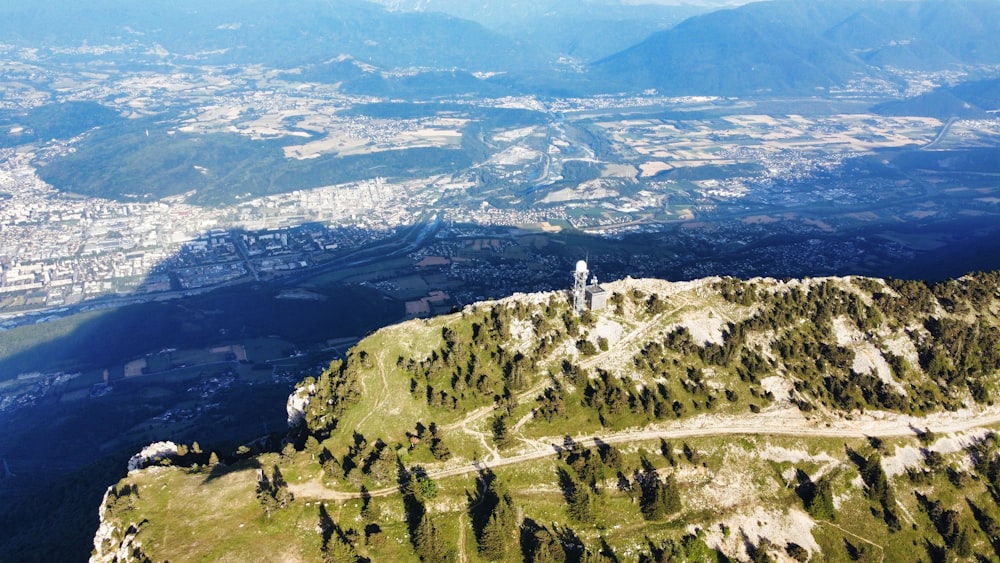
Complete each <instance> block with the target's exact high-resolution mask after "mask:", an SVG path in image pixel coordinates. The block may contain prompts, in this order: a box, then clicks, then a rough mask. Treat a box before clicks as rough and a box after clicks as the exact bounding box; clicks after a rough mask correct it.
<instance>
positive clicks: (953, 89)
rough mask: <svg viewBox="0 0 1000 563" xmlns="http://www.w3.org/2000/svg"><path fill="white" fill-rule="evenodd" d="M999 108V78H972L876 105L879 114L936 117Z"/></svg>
mask: <svg viewBox="0 0 1000 563" xmlns="http://www.w3.org/2000/svg"><path fill="white" fill-rule="evenodd" d="M998 110H1000V79H998V78H993V79H988V80H974V81H971V82H964V83H962V84H959V85H957V86H947V87H942V88H937V89H935V90H933V91H931V92H927V93H925V94H921V95H919V96H916V97H913V98H909V99H907V100H902V101H898V102H886V103H883V104H879V105H877V106H875V111H877V112H878V113H880V114H882V115H925V116H928V117H936V118H938V119H942V120H945V119H948V118H950V117H963V118H985V117H989V116H990V112H993V113H994V115H995V112H996V111H998Z"/></svg>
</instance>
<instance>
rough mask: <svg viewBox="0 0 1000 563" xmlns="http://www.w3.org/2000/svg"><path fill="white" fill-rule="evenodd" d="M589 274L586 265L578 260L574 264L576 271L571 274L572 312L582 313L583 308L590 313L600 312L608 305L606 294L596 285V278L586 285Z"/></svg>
mask: <svg viewBox="0 0 1000 563" xmlns="http://www.w3.org/2000/svg"><path fill="white" fill-rule="evenodd" d="M589 274H590V271H589V269H588V268H587V263H586V262H585V261H583V260H580V261H579V262H577V263H576V270H575V271H574V272H573V293H572V298H573V310H574V311H576V312H577V313H582V312H583V309H584V307H586V308H587V309H590V310H591V311H600V310H602V309H604V308H605V307H606V306H607V304H608V292H607V291H605V290H604V288H603V287H601V286H600V285H598V284H597V278H596V277H595V278H593V279H592V280H591V282H590V284H589V285H588V284H587V276H588V275H589Z"/></svg>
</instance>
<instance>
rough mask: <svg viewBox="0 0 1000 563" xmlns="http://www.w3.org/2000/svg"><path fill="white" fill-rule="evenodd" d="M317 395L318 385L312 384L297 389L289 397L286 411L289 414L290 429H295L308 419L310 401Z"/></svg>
mask: <svg viewBox="0 0 1000 563" xmlns="http://www.w3.org/2000/svg"><path fill="white" fill-rule="evenodd" d="M315 393H316V385H315V384H312V383H310V384H309V385H306V386H304V387H296V388H295V391H293V392H292V394H291V395H289V396H288V403H287V404H286V405H285V411H286V412H287V413H288V427H289V428H295V427H296V426H298V425H299V424H302V421H303V420H304V419H305V417H306V409H307V408H309V401H310V400H312V397H313V394H315Z"/></svg>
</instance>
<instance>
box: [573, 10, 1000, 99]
mask: <svg viewBox="0 0 1000 563" xmlns="http://www.w3.org/2000/svg"><path fill="white" fill-rule="evenodd" d="M998 36H1000V3H997V2H992V1H983V0H972V1H968V2H966V1H957V0H943V1H934V2H930V1H924V2H908V1H888V2H864V1H860V0H853V1H846V2H845V1H840V0H838V1H835V2H834V1H819V2H815V1H807V0H789V1H778V2H761V3H756V4H750V5H747V6H743V7H740V8H736V9H730V10H720V11H716V12H712V13H709V14H705V15H702V16H696V17H693V18H690V19H688V20H686V21H684V22H683V23H681V24H679V25H677V26H676V27H674V28H672V29H670V30H667V31H663V32H660V33H657V34H654V35H653V36H652V37H650V38H649V39H647V40H646V41H643V42H642V43H639V44H638V45H635V46H634V47H631V48H629V49H627V50H625V51H623V52H621V53H618V54H615V55H612V56H610V57H607V58H606V59H603V60H601V61H599V62H597V63H595V64H594V65H593V66H592V67H591V70H592V72H593V73H594V75H595V78H597V79H600V80H603V81H605V82H610V83H614V84H619V85H622V86H630V87H632V88H640V87H646V88H656V89H658V90H660V91H661V92H665V93H672V94H697V93H701V94H716V95H748V94H755V93H772V94H809V93H814V94H815V93H823V92H826V91H828V90H829V89H831V88H834V87H837V86H842V85H845V84H847V83H848V82H850V81H851V80H854V79H861V78H872V77H877V78H883V79H892V75H891V74H888V73H887V70H889V69H900V70H942V69H953V70H959V69H960V67H961V65H981V64H996V63H998V62H1000V43H998V42H997V41H996V37H998Z"/></svg>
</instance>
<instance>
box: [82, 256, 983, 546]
mask: <svg viewBox="0 0 1000 563" xmlns="http://www.w3.org/2000/svg"><path fill="white" fill-rule="evenodd" d="M998 280H1000V275H998V274H996V273H991V274H977V275H974V276H968V277H965V278H962V279H960V280H954V281H949V282H946V283H941V284H937V285H934V286H927V285H925V284H923V283H920V282H904V281H898V280H877V279H868V278H823V279H807V280H785V281H778V280H773V279H754V280H746V281H744V280H736V279H731V278H709V279H703V280H696V281H692V282H685V283H670V282H664V281H660V280H632V279H627V280H621V281H618V282H613V283H608V284H604V285H603V289H604V291H605V294H606V295H605V296H606V297H607V301H606V307H605V308H603V309H600V310H589V309H585V310H583V311H575V310H574V308H573V307H572V305H571V303H570V301H569V299H568V298H567V296H566V295H565V294H562V293H546V294H532V295H515V296H512V297H510V298H507V299H503V300H500V301H496V302H487V303H480V304H476V305H473V306H469V307H467V308H466V309H465V310H463V311H462V312H460V313H456V314H453V315H448V316H443V317H438V318H434V319H428V320H414V321H409V322H406V323H402V324H400V325H396V326H393V327H387V328H385V329H382V330H380V331H378V332H376V333H374V334H372V335H371V336H369V337H368V338H366V339H365V340H364V341H362V342H361V343H359V344H358V345H357V346H356V347H355V348H354V349H353V350H352V351H351V352H350V354H349V357H348V358H347V360H346V361H344V362H335V363H334V364H332V365H331V366H330V368H329V369H328V370H326V371H325V372H324V373H322V374H320V375H318V376H317V377H315V378H308V379H307V380H306V381H303V382H302V383H301V384H300V385H299V386H298V388H297V389H296V391H295V393H293V395H292V397H290V398H289V404H288V413H289V422H290V424H292V428H291V430H290V431H289V433H288V435H287V437H286V443H285V444H284V445H278V446H276V447H274V448H273V450H269V449H268V448H266V447H263V446H259V447H256V448H243V449H242V451H240V452H238V453H234V454H233V455H232V456H223V460H222V461H221V462H219V461H218V460H217V459H215V460H208V459H207V458H206V456H205V455H204V453H203V452H202V453H199V454H198V455H194V454H193V453H191V452H186V453H185V454H184V455H181V454H178V455H177V456H175V458H173V459H171V460H170V463H172V466H169V467H164V466H158V467H155V468H150V469H145V470H138V471H134V472H131V473H130V474H129V476H128V478H126V479H125V480H123V481H122V482H121V483H119V484H118V485H116V487H114V488H113V489H112V490H111V491H109V494H108V495H107V496H106V498H105V502H104V503H103V505H102V524H101V529H100V530H99V532H98V537H97V540H95V547H96V551H95V556H94V557H95V559H94V560H95V561H113V560H120V561H123V560H127V558H128V557H135V556H136V554H138V555H140V556H145V555H149V556H150V557H151V558H153V559H156V560H159V559H169V560H189V559H213V560H214V559H222V560H225V559H227V558H229V559H232V558H234V557H237V558H239V559H244V560H245V559H247V558H250V559H254V560H269V561H275V560H303V561H307V560H323V559H325V560H336V561H341V560H356V561H357V560H369V561H376V560H393V559H396V560H400V561H408V560H417V559H420V560H425V561H437V560H463V561H468V560H529V561H544V560H587V561H590V560H614V559H615V558H616V559H617V560H622V561H625V560H628V561H631V560H671V559H678V558H679V559H684V558H686V559H688V560H712V559H718V560H722V559H723V558H726V557H728V558H735V559H740V560H742V559H754V560H764V559H766V558H767V557H770V558H772V559H775V558H776V559H779V560H807V559H810V558H811V560H817V559H823V560H858V559H864V558H872V559H876V560H877V559H883V560H898V561H904V560H913V557H914V550H915V549H916V550H918V552H917V553H918V556H920V557H924V556H926V558H929V559H937V558H942V557H952V558H959V559H961V558H967V557H971V554H973V553H990V552H993V551H998V552H1000V548H998V549H997V550H995V549H994V545H995V544H994V541H993V538H994V537H995V531H996V529H1000V527H996V526H997V522H1000V519H998V518H1000V506H998V503H997V500H996V499H997V498H1000V495H996V494H995V493H996V491H997V490H1000V438H998V437H997V435H995V434H994V432H993V430H992V429H993V428H994V427H996V426H997V425H998V424H1000V407H998V406H997V405H996V404H995V399H996V396H997V390H998V389H1000V386H998V385H1000V285H998ZM593 302H599V300H595V301H593ZM179 449H181V450H184V449H185V448H179ZM914 546H916V547H914Z"/></svg>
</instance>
